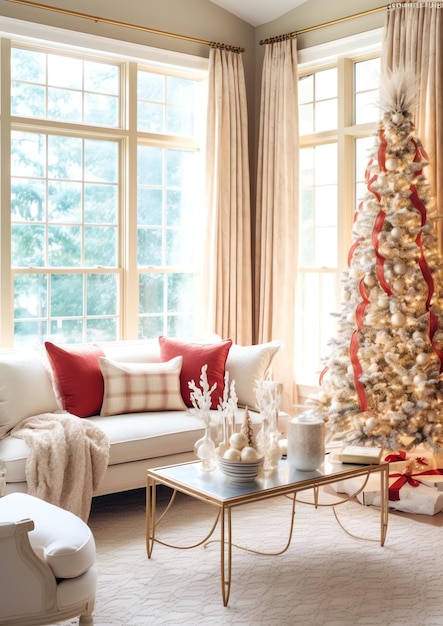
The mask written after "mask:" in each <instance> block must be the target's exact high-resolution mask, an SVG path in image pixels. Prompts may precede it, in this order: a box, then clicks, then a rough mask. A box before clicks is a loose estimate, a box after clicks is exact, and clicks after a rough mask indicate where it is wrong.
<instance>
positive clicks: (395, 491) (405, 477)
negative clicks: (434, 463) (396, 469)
mask: <svg viewBox="0 0 443 626" xmlns="http://www.w3.org/2000/svg"><path fill="white" fill-rule="evenodd" d="M441 475H443V469H431V470H426V471H425V472H416V473H414V474H410V473H408V472H404V473H403V474H398V473H395V474H389V478H395V477H397V476H398V479H397V480H396V481H395V482H394V483H393V484H392V485H391V486H390V487H389V500H391V502H398V500H400V489H401V488H402V487H403V485H405V484H406V483H408V485H411V487H418V486H419V485H421V481H420V480H417V479H416V478H414V476H441Z"/></svg>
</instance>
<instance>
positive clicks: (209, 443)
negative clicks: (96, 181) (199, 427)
mask: <svg viewBox="0 0 443 626" xmlns="http://www.w3.org/2000/svg"><path fill="white" fill-rule="evenodd" d="M194 453H195V456H196V457H197V458H198V459H200V461H201V466H202V470H203V471H205V472H210V471H212V470H213V469H215V467H216V464H217V461H216V446H215V443H214V440H213V439H212V436H211V427H210V426H207V427H206V428H205V434H204V435H203V437H202V438H201V439H199V440H198V441H196V442H195V445H194Z"/></svg>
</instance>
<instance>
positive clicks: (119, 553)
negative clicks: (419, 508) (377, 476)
mask: <svg viewBox="0 0 443 626" xmlns="http://www.w3.org/2000/svg"><path fill="white" fill-rule="evenodd" d="M169 493H170V492H169V491H168V490H167V489H165V488H161V489H160V490H159V495H158V499H159V502H158V508H159V509H160V510H161V509H162V508H164V506H165V504H166V502H167V499H168V497H169ZM309 497H310V494H309V493H307V495H306V496H304V498H305V499H308V498H309ZM331 497H332V496H331V495H330V494H327V493H323V494H322V496H321V502H322V503H324V504H326V503H328V502H330V501H331ZM290 511H291V503H290V501H289V500H288V499H287V498H284V497H280V498H277V499H273V500H268V501H267V502H262V503H255V504H252V505H248V506H246V507H240V508H238V509H235V510H234V511H233V529H234V530H233V541H234V542H235V543H237V544H239V545H242V546H246V547H249V548H252V549H256V550H260V551H262V552H277V551H279V550H280V549H281V548H282V547H283V546H284V545H285V543H286V540H287V536H288V529H289V523H290ZM337 511H338V514H339V519H340V521H341V522H342V523H343V525H344V526H345V527H346V529H347V530H348V531H349V532H351V533H353V534H355V535H358V536H364V537H368V538H376V539H378V538H379V531H380V527H379V524H380V522H379V512H378V510H377V509H375V508H372V507H364V506H362V505H360V504H358V503H355V502H351V503H347V504H344V505H342V506H341V507H339V508H338V510H337ZM422 517H423V516H422ZM213 520H214V509H213V508H212V507H210V506H209V505H207V504H205V503H202V502H198V501H195V500H192V499H191V498H189V497H187V496H183V495H178V496H177V498H176V500H175V502H174V504H173V506H172V508H171V510H170V511H169V512H168V514H167V515H166V516H165V518H164V520H163V521H162V523H161V525H160V526H159V528H158V537H159V538H160V539H162V540H164V541H165V542H168V543H172V544H180V545H187V546H189V545H192V544H193V543H197V542H198V541H200V540H201V539H203V537H204V536H205V534H207V532H208V531H209V529H210V527H211V524H212V521H213ZM89 523H90V526H91V528H92V530H93V532H94V536H95V539H96V543H97V551H98V555H97V567H98V574H99V583H98V591H97V601H96V609H95V622H94V623H95V625H96V626H157V625H158V626H165V625H168V626H174V625H177V626H196V625H204V626H224V625H235V626H237V625H254V626H257V625H258V626H286V625H287V626H294V625H296V626H443V592H442V589H441V580H442V574H443V528H442V527H441V526H440V527H439V526H438V525H432V524H426V523H422V522H421V521H420V520H417V519H413V518H411V517H407V516H401V515H397V514H390V516H389V529H388V536H387V541H386V544H385V546H384V547H381V546H380V544H379V542H378V541H365V540H361V539H356V538H353V537H351V536H349V535H348V534H346V533H345V532H344V531H343V529H342V528H341V527H340V525H339V524H338V523H337V520H336V519H335V517H334V513H333V510H332V508H330V507H326V506H322V507H319V508H318V509H315V508H314V507H313V506H310V505H308V504H300V503H298V504H297V506H296V517H295V525H294V535H293V541H292V544H291V546H290V548H289V550H288V551H287V552H285V553H284V554H282V555H280V556H260V555H257V554H254V553H252V552H246V551H244V550H240V549H238V548H234V550H233V571H232V577H233V581H232V588H231V595H230V600H229V606H228V607H223V603H222V597H221V583H220V544H219V542H213V543H211V544H210V545H209V546H207V547H204V546H199V547H197V548H193V549H189V550H177V549H173V548H170V547H166V546H164V545H160V544H156V545H155V547H154V550H153V554H152V558H151V559H148V558H147V556H146V546H145V493H144V490H137V491H133V492H128V493H124V494H118V495H112V496H102V497H100V498H96V499H95V500H94V502H93V508H92V513H91V517H90V521H89ZM216 536H217V537H218V530H217V531H216ZM77 623H78V622H77V620H70V621H68V622H63V626H67V625H68V624H69V625H71V624H77Z"/></svg>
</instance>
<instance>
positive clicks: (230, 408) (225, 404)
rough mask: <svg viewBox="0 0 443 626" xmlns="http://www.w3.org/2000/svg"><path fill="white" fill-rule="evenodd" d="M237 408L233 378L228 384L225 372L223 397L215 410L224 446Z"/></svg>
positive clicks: (227, 376) (230, 432)
mask: <svg viewBox="0 0 443 626" xmlns="http://www.w3.org/2000/svg"><path fill="white" fill-rule="evenodd" d="M237 408H238V397H237V393H236V391H235V380H232V381H231V384H229V372H226V373H225V388H224V390H223V398H222V399H221V400H220V402H219V405H218V407H217V410H218V412H219V414H220V423H221V425H222V428H223V441H222V444H225V446H226V447H228V445H229V439H230V437H231V435H232V434H233V432H234V426H235V415H236V413H237Z"/></svg>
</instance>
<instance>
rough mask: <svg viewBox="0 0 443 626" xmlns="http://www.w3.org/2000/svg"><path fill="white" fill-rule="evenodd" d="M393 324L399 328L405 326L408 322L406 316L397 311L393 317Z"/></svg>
mask: <svg viewBox="0 0 443 626" xmlns="http://www.w3.org/2000/svg"><path fill="white" fill-rule="evenodd" d="M391 322H392V325H393V326H397V327H399V326H404V324H405V322H406V316H405V315H403V313H402V312H401V311H397V312H396V313H394V315H393V316H392V317H391Z"/></svg>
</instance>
